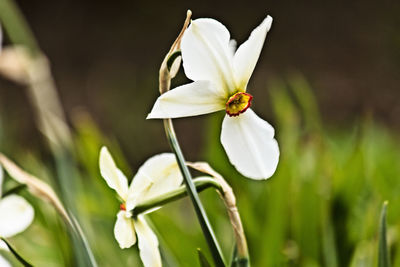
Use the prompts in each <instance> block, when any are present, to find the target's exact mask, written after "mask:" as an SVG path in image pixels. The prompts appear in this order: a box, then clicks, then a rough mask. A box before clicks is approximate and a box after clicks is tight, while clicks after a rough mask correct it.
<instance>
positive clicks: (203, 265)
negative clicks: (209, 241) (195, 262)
mask: <svg viewBox="0 0 400 267" xmlns="http://www.w3.org/2000/svg"><path fill="white" fill-rule="evenodd" d="M197 253H198V255H199V262H200V266H201V267H211V265H210V263H209V262H208V260H207V258H206V256H205V255H204V254H203V252H201V249H199V248H198V249H197Z"/></svg>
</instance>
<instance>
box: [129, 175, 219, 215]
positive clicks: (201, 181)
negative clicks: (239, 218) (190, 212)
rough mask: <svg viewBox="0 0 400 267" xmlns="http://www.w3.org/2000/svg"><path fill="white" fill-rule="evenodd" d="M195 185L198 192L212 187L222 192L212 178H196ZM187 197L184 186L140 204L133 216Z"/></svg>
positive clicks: (133, 211) (134, 210)
mask: <svg viewBox="0 0 400 267" xmlns="http://www.w3.org/2000/svg"><path fill="white" fill-rule="evenodd" d="M193 184H194V186H195V187H196V189H197V192H201V191H203V190H206V189H207V188H211V187H213V188H215V189H217V190H218V191H220V192H222V188H221V185H220V184H219V183H218V182H217V181H216V180H215V179H212V178H208V177H205V178H196V179H194V180H193ZM187 195H188V192H187V190H186V186H185V185H182V186H181V187H179V188H177V189H175V190H173V191H170V192H168V193H166V194H163V195H161V196H157V197H154V198H151V199H149V200H147V201H144V202H142V203H140V204H139V205H137V206H136V207H135V208H134V209H133V210H132V213H133V216H137V215H138V214H140V213H143V212H146V211H148V210H151V209H153V208H155V207H160V206H162V205H165V204H167V203H170V202H172V201H175V200H178V199H181V198H184V197H186V196H187Z"/></svg>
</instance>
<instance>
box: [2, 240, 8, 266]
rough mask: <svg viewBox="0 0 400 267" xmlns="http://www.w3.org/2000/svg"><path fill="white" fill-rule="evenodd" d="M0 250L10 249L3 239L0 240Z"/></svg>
mask: <svg viewBox="0 0 400 267" xmlns="http://www.w3.org/2000/svg"><path fill="white" fill-rule="evenodd" d="M0 250H6V251H9V250H10V249H9V248H8V246H7V244H6V243H5V242H4V241H3V240H0ZM0 266H1V265H0Z"/></svg>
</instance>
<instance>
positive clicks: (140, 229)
mask: <svg viewBox="0 0 400 267" xmlns="http://www.w3.org/2000/svg"><path fill="white" fill-rule="evenodd" d="M135 225H136V232H137V236H138V242H139V251H140V258H141V259H142V262H143V265H144V266H145V267H159V266H161V256H160V251H159V249H158V240H157V236H156V235H155V234H154V233H153V230H151V228H150V226H149V225H148V224H147V222H146V220H145V219H144V217H143V216H142V215H139V216H138V218H137V220H136V221H135Z"/></svg>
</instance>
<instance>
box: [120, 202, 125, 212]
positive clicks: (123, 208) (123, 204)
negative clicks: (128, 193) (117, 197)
mask: <svg viewBox="0 0 400 267" xmlns="http://www.w3.org/2000/svg"><path fill="white" fill-rule="evenodd" d="M119 210H124V211H126V206H125V203H122V204H121V205H119Z"/></svg>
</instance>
